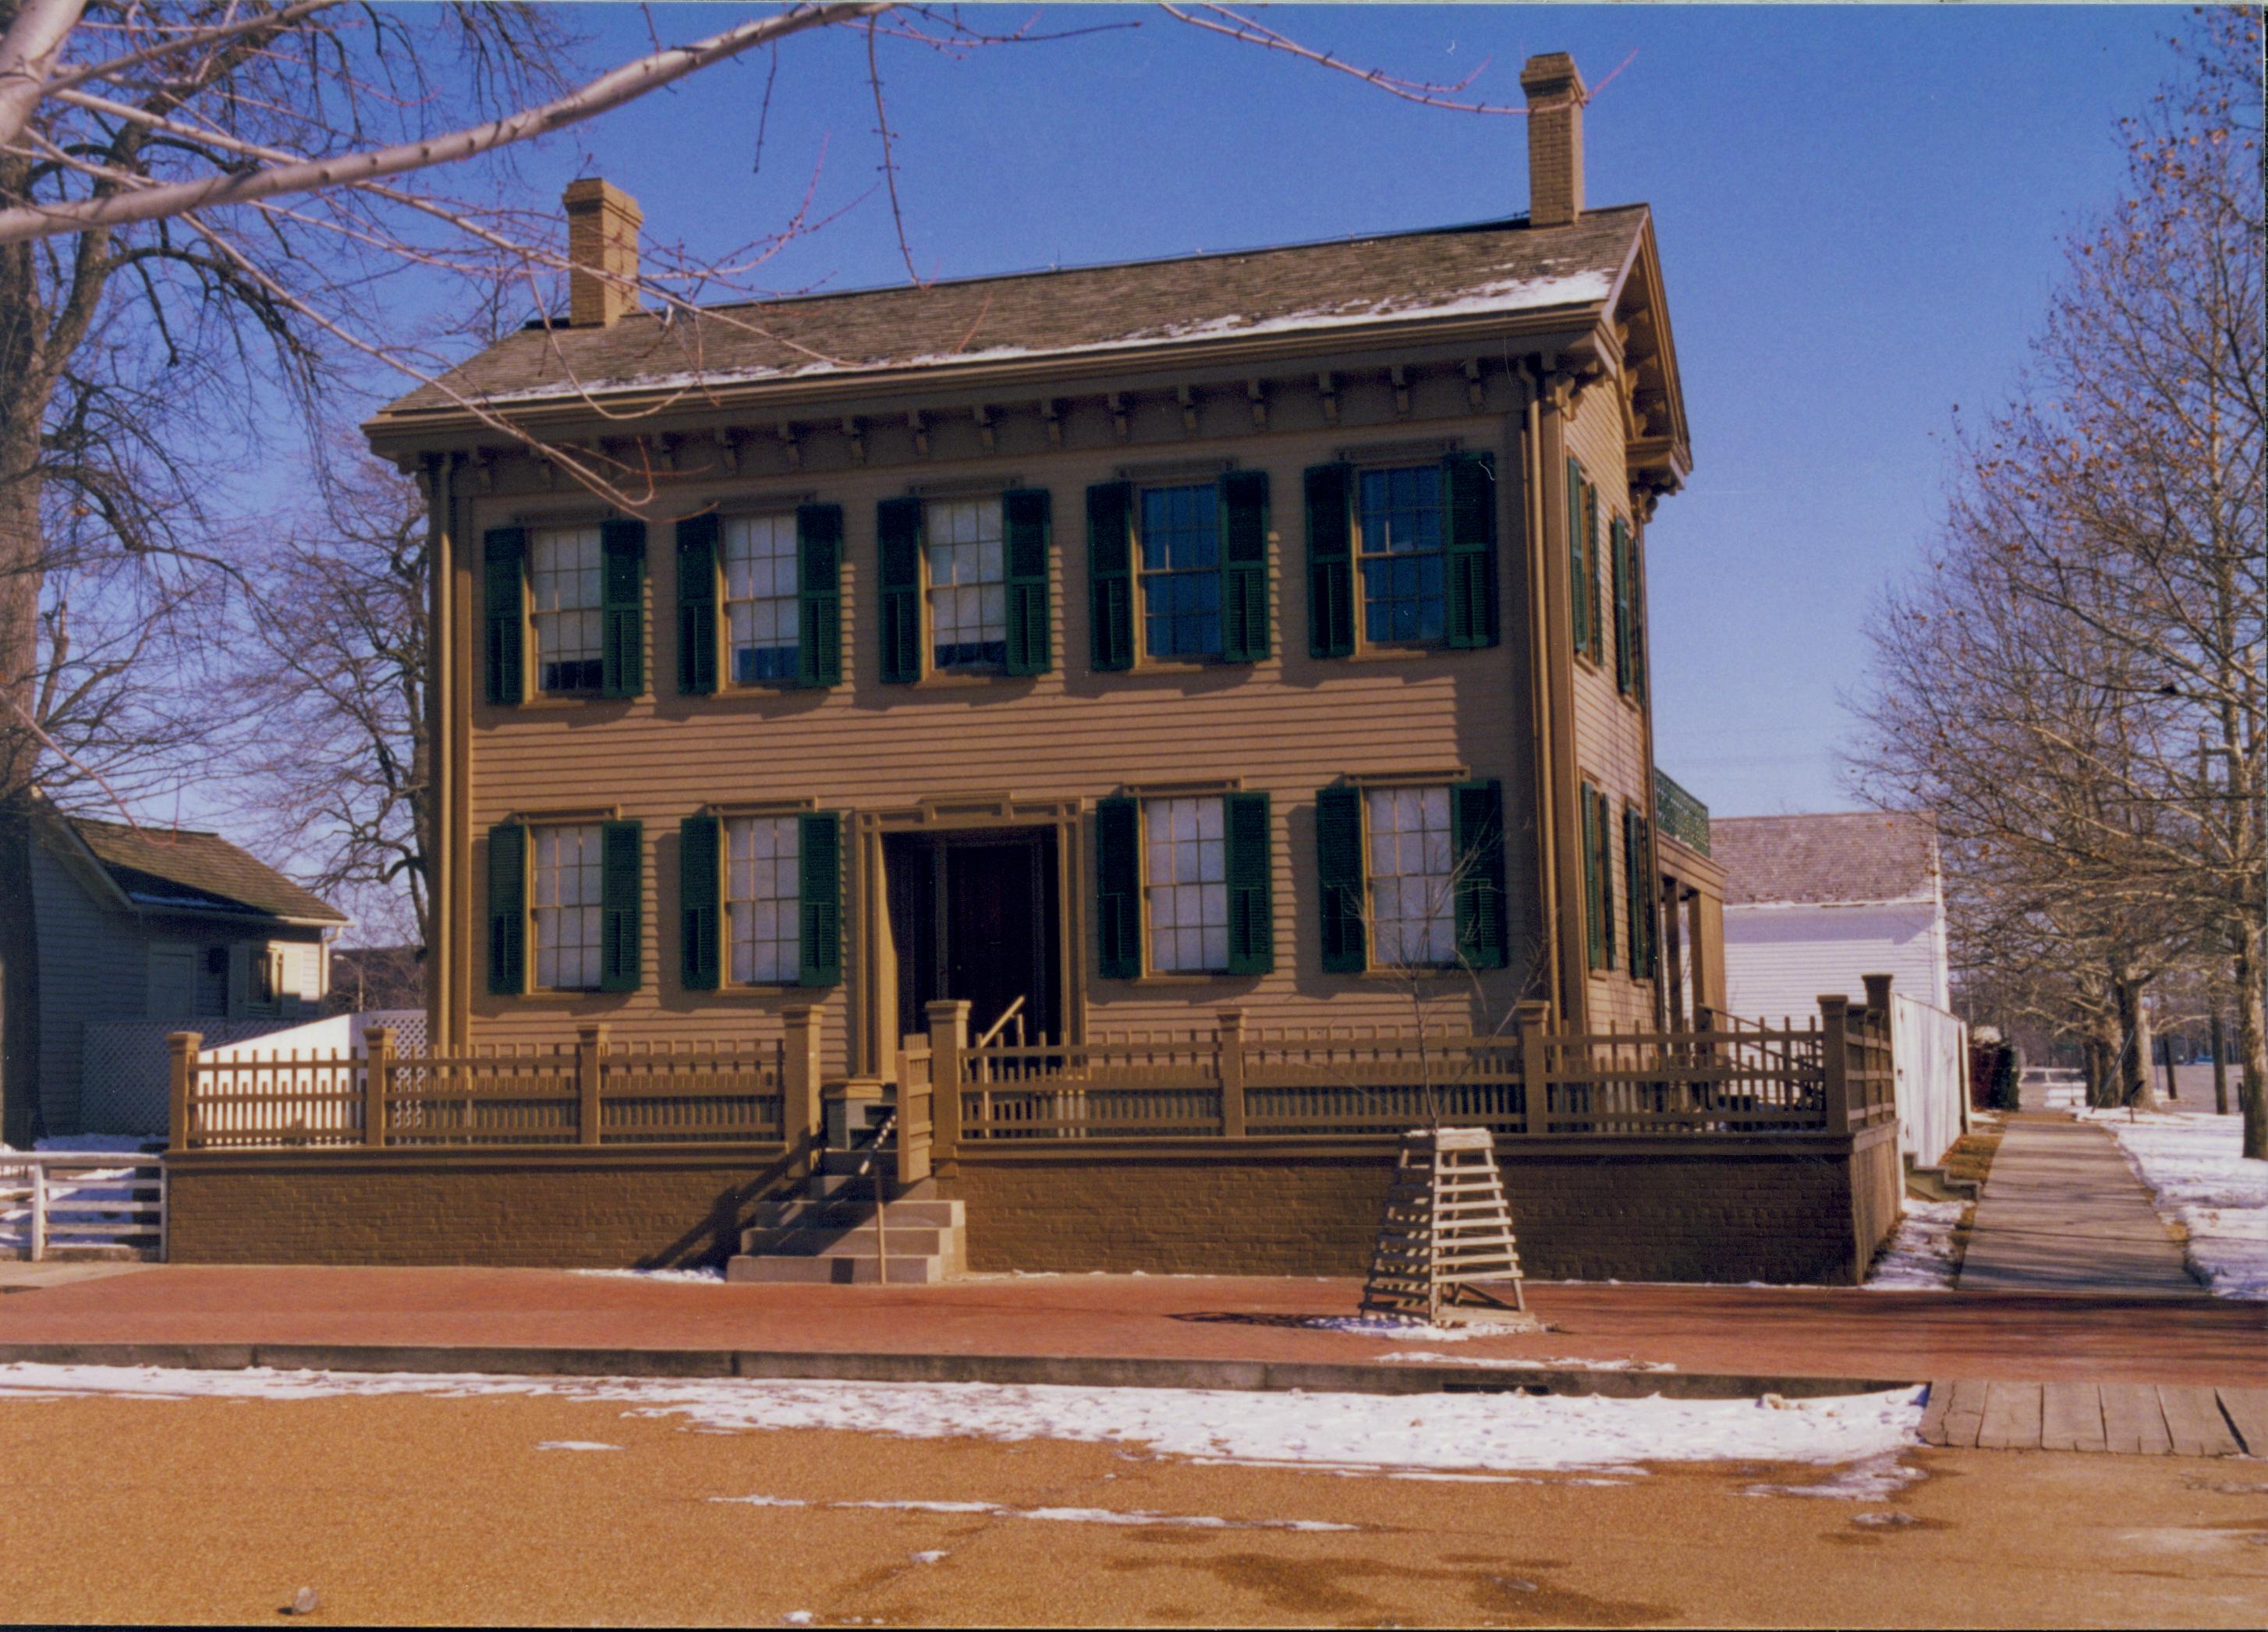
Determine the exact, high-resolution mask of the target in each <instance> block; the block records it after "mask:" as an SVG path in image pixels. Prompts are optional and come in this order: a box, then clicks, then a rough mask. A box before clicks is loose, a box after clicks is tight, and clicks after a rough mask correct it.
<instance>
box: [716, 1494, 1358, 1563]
mask: <svg viewBox="0 0 2268 1632" xmlns="http://www.w3.org/2000/svg"><path fill="white" fill-rule="evenodd" d="M709 1500H711V1502H723V1503H740V1504H744V1505H747V1506H750V1507H826V1508H833V1509H836V1511H846V1512H847V1511H873V1510H876V1509H880V1510H883V1511H891V1512H903V1513H950V1514H954V1515H956V1516H958V1515H964V1514H965V1515H974V1516H981V1517H983V1518H1027V1519H1032V1520H1035V1521H1036V1522H1038V1523H1041V1524H1056V1525H1166V1526H1168V1527H1170V1528H1177V1529H1184V1530H1358V1529H1360V1528H1361V1526H1360V1525H1337V1524H1332V1523H1330V1522H1329V1521H1328V1520H1326V1519H1321V1518H1219V1517H1217V1516H1215V1515H1213V1514H1211V1513H1148V1512H1142V1511H1127V1510H1124V1509H1121V1508H1115V1507H1005V1506H1003V1505H1002V1504H1001V1503H998V1502H912V1501H899V1502H881V1501H875V1502H806V1501H802V1500H799V1499H798V1498H797V1497H794V1496H711V1497H710V1498H709ZM944 1556H945V1555H944V1554H943V1553H917V1554H915V1555H914V1557H915V1559H916V1560H917V1561H918V1562H922V1563H924V1564H933V1563H935V1562H937V1561H938V1560H939V1559H940V1558H943V1557H944Z"/></svg>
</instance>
